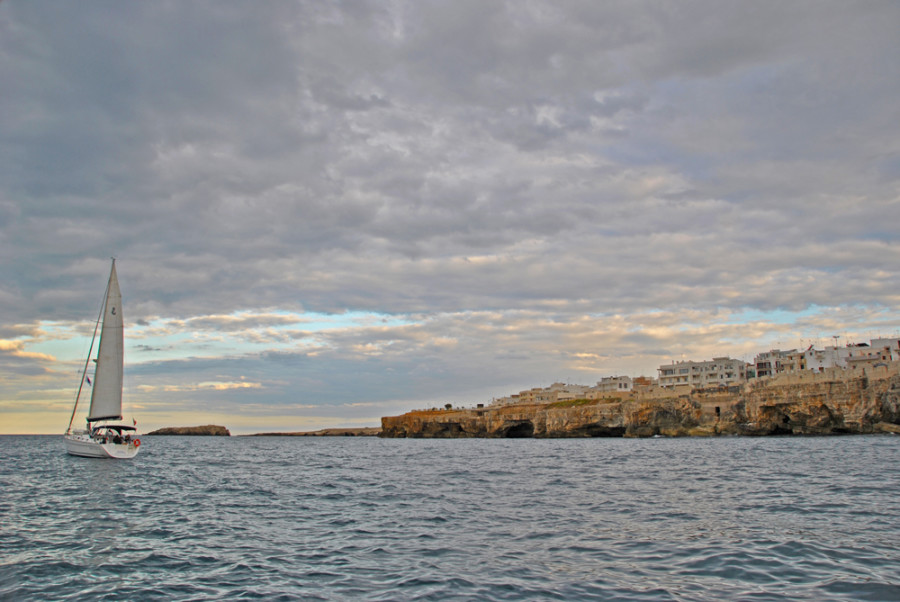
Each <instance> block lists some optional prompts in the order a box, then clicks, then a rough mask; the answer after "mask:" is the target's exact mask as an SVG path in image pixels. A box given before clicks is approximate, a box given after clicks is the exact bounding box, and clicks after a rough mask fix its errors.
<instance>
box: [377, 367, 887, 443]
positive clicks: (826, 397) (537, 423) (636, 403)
mask: <svg viewBox="0 0 900 602" xmlns="http://www.w3.org/2000/svg"><path fill="white" fill-rule="evenodd" d="M898 369H900V365H898V363H893V364H891V365H890V366H887V367H878V368H874V369H866V370H863V371H843V370H840V369H829V370H826V371H825V372H824V373H819V374H816V373H812V372H809V373H795V374H781V375H778V376H776V377H772V378H761V379H755V380H753V381H751V382H748V383H746V384H744V385H743V386H739V387H730V388H723V389H712V390H710V389H707V390H678V389H658V388H657V389H654V390H650V391H648V392H645V393H643V394H638V395H635V396H632V397H624V396H623V397H609V398H606V399H600V400H575V401H565V402H556V403H550V404H518V405H507V406H489V407H486V408H478V409H467V410H421V411H413V412H409V413H407V414H403V415H401V416H391V417H384V418H382V419H381V426H382V432H381V436H382V437H435V438H439V437H444V438H453V437H652V436H657V435H660V436H668V437H684V436H715V435H751V436H763V435H826V434H852V433H876V432H897V433H900V373H898Z"/></svg>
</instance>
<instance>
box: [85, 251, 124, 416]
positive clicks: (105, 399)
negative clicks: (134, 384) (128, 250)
mask: <svg viewBox="0 0 900 602" xmlns="http://www.w3.org/2000/svg"><path fill="white" fill-rule="evenodd" d="M124 347H125V344H124V336H123V330H122V293H121V292H120V291H119V279H118V277H117V276H116V262H115V260H113V264H112V270H111V271H110V273H109V285H108V287H107V291H106V302H105V304H104V306H103V327H102V329H101V330H100V349H99V351H98V352H97V359H96V362H97V371H96V374H95V375H94V384H93V391H92V392H91V409H90V412H89V414H88V422H93V421H95V420H105V419H110V420H121V419H122V369H123V365H124Z"/></svg>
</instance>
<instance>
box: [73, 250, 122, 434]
mask: <svg viewBox="0 0 900 602" xmlns="http://www.w3.org/2000/svg"><path fill="white" fill-rule="evenodd" d="M115 262H116V260H115V259H113V264H115ZM108 295H109V281H108V280H107V282H106V290H105V291H104V292H103V302H102V303H101V304H100V315H98V316H97V323H96V324H94V336H92V337H91V348H90V349H88V354H87V359H86V360H84V369H83V370H82V371H81V382H80V383H79V384H78V394H77V395H76V396H75V407H74V408H72V416H71V417H70V418H69V426H68V427H66V434H69V432H70V431H71V430H72V422H74V421H75V412H77V411H78V400H79V399H81V390H82V389H83V388H84V379H85V377H86V376H87V369H88V366H89V365H90V364H91V354H92V353H93V352H94V341H96V340H97V329H99V328H100V321H101V320H102V319H103V313H104V312H105V311H106V302H107V300H108V299H107V297H108Z"/></svg>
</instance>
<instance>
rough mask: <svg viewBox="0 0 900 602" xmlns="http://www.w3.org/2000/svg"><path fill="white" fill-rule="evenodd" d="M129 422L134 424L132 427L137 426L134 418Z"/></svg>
mask: <svg viewBox="0 0 900 602" xmlns="http://www.w3.org/2000/svg"><path fill="white" fill-rule="evenodd" d="M131 421H132V422H133V423H134V426H137V420H135V419H134V418H132V419H131Z"/></svg>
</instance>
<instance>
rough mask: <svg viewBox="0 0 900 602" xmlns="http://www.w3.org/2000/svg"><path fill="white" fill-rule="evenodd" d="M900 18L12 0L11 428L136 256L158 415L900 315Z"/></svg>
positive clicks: (398, 405)
mask: <svg viewBox="0 0 900 602" xmlns="http://www.w3.org/2000/svg"><path fill="white" fill-rule="evenodd" d="M898 31H900V4H898V3H896V2H892V1H886V2H875V1H866V2H853V1H850V2H847V1H841V2H825V1H819V0H816V1H811V2H800V1H797V2H720V1H715V2H637V1H628V2H620V3H616V2H603V3H597V2H590V1H587V2H555V1H547V2H541V1H521V2H519V1H516V2H490V1H488V2H484V1H472V2H466V1H459V0H454V1H453V2H423V1H415V2H404V1H393V2H387V1H381V2H346V3H344V2H330V3H326V2H320V1H310V2H302V1H287V0H285V1H262V2H253V3H246V2H230V1H224V2H223V1H220V0H217V1H214V2H213V1H209V2H203V1H193V2H168V1H161V2H129V3H122V2H115V1H104V2H100V1H87V2H78V3H54V2H47V1H45V0H35V1H25V0H7V1H6V2H3V3H0V81H2V82H3V87H2V92H0V115H2V118H0V417H2V418H3V422H4V423H5V424H4V425H3V427H0V431H2V432H23V431H24V432H58V431H62V430H64V428H65V423H66V421H67V416H68V412H69V411H70V406H71V403H72V400H73V399H74V393H75V389H76V387H77V383H78V369H79V368H78V366H79V365H80V363H81V362H82V361H83V358H81V357H79V356H80V355H81V354H83V353H85V351H86V347H87V343H86V338H89V336H90V332H91V330H92V324H91V320H92V318H93V316H94V315H95V314H96V310H97V308H98V307H99V302H100V295H101V293H102V290H103V287H104V285H105V282H106V276H107V275H108V269H109V257H110V256H115V257H117V267H118V273H119V279H120V282H121V285H122V291H123V296H124V304H125V318H126V329H127V330H126V354H127V355H126V395H125V397H126V408H129V410H130V409H133V410H134V411H133V413H134V414H135V415H136V416H137V417H138V418H139V420H140V421H142V424H143V426H145V427H150V426H166V425H173V424H178V425H182V424H193V423H197V424H199V423H207V422H210V421H212V422H217V423H220V424H226V426H229V427H231V428H232V429H233V430H234V431H237V432H258V431H259V430H308V429H313V428H321V427H324V426H352V425H375V424H378V419H379V417H380V416H383V415H390V414H397V413H401V412H403V411H406V410H409V409H412V408H416V407H425V406H431V405H435V404H437V403H443V402H445V401H446V402H452V403H455V404H456V403H466V404H470V403H475V402H485V401H489V400H490V398H491V397H492V396H495V395H502V394H508V393H513V392H517V391H518V390H520V389H525V388H530V387H533V386H547V385H549V384H551V383H552V382H553V381H555V380H569V381H571V382H578V383H582V384H592V383H594V382H595V381H596V380H598V379H599V378H600V377H602V376H609V375H614V374H628V375H633V376H637V375H640V374H645V375H650V376H655V375H656V368H657V367H658V366H659V365H660V364H663V363H667V362H670V361H672V360H679V359H683V358H684V359H697V360H699V359H708V358H710V357H712V356H713V355H731V356H732V357H741V358H744V359H747V360H750V359H752V357H753V356H754V355H755V354H756V353H758V352H760V351H765V350H767V349H769V348H772V347H776V346H779V347H781V348H790V347H797V346H799V345H807V344H812V343H816V342H818V343H819V345H820V346H821V345H824V344H827V343H829V342H833V339H832V338H831V337H832V336H834V335H840V336H841V337H842V339H841V340H842V341H854V340H858V341H865V340H868V338H870V337H875V336H879V335H883V336H896V334H897V331H898V328H900V317H898V314H897V310H898V305H900V278H898V276H900V274H898V271H900V244H898V235H897V224H900V192H898V191H900V132H898V124H900V103H898V101H897V99H898V98H900V61H898V60H897V57H898V56H900V36H898ZM129 410H126V411H127V412H128V411H129Z"/></svg>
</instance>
